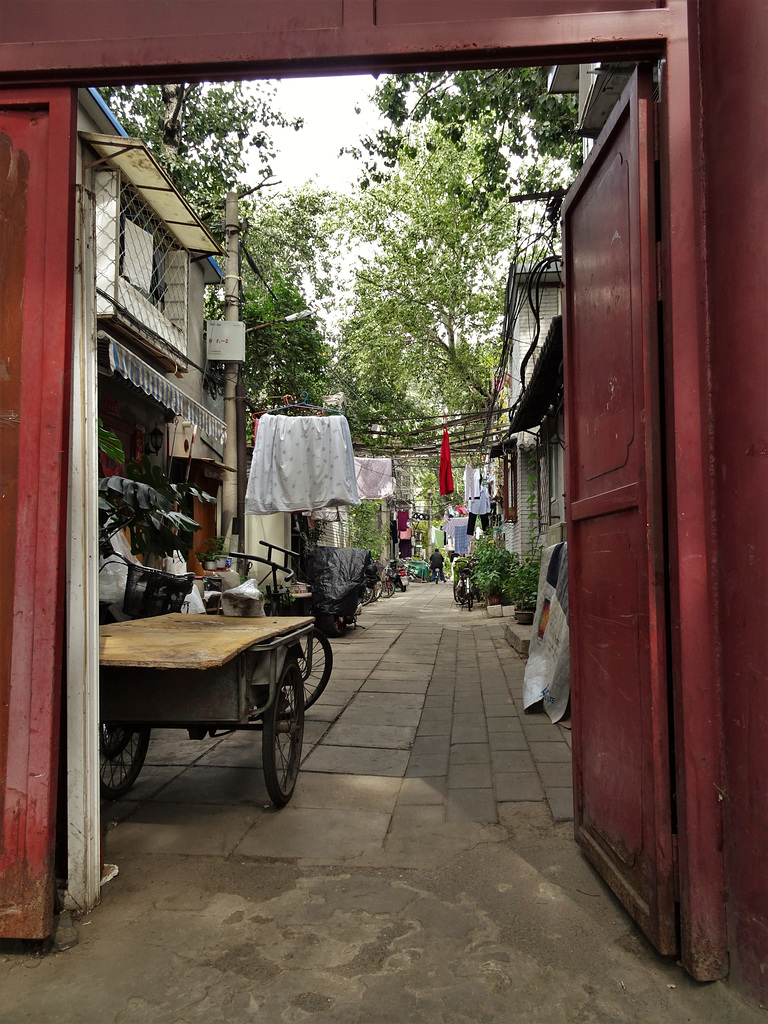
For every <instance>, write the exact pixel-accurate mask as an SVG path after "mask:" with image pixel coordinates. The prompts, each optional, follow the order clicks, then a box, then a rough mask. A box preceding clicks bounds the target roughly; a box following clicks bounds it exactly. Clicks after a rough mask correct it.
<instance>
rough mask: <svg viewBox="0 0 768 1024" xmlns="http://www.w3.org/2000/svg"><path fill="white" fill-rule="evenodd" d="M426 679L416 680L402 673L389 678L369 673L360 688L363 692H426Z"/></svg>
mask: <svg viewBox="0 0 768 1024" xmlns="http://www.w3.org/2000/svg"><path fill="white" fill-rule="evenodd" d="M428 685H429V684H428V680H426V679H424V680H421V681H419V680H417V679H413V678H403V677H402V675H401V676H400V677H399V678H397V677H395V676H392V678H391V679H385V678H382V677H381V676H379V675H376V674H374V675H371V676H369V677H368V679H367V680H366V681H365V682H364V683H363V685H362V687H361V690H362V691H363V692H365V693H371V692H377V691H378V692H380V693H426V692H427V686H428Z"/></svg>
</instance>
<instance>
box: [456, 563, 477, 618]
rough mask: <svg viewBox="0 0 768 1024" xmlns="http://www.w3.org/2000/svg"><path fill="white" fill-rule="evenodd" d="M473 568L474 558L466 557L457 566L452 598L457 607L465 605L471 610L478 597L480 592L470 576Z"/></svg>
mask: <svg viewBox="0 0 768 1024" xmlns="http://www.w3.org/2000/svg"><path fill="white" fill-rule="evenodd" d="M473 569H474V560H473V559H467V560H466V561H465V562H464V563H463V564H462V565H461V566H460V567H459V568H458V571H457V573H456V579H455V581H454V584H453V599H454V601H455V602H456V604H457V605H459V607H460V608H461V607H464V605H466V606H467V611H470V612H471V611H472V605H473V603H474V602H475V601H476V600H477V599H478V598H479V596H480V593H479V591H478V589H477V586H476V584H475V581H474V579H473V578H472V570H473Z"/></svg>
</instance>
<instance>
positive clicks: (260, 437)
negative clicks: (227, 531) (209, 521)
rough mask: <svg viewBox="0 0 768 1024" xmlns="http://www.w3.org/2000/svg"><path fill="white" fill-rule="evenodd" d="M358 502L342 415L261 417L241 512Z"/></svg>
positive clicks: (267, 512) (265, 512)
mask: <svg viewBox="0 0 768 1024" xmlns="http://www.w3.org/2000/svg"><path fill="white" fill-rule="evenodd" d="M359 504H360V498H359V496H358V491H357V483H356V482H355V462H354V454H353V451H352V438H351V436H350V433H349V423H348V422H347V419H346V417H345V416H280V415H273V414H265V415H264V416H262V417H261V419H260V420H259V429H258V431H257V433H256V444H255V446H254V449H253V458H252V459H251V472H250V475H249V477H248V487H247V489H246V493H245V511H246V513H247V514H250V515H257V516H266V515H271V514H272V513H274V512H304V511H306V510H313V509H319V508H327V507H328V506H329V505H359Z"/></svg>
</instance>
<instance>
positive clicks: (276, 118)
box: [100, 82, 302, 227]
mask: <svg viewBox="0 0 768 1024" xmlns="http://www.w3.org/2000/svg"><path fill="white" fill-rule="evenodd" d="M100 91H101V94H102V96H103V97H104V99H105V101H106V103H107V104H108V105H109V107H110V108H111V110H112V111H113V113H114V114H115V116H116V117H117V119H118V120H119V121H120V122H121V124H122V125H123V127H124V128H125V130H126V131H127V132H129V134H131V135H137V136H139V137H140V138H142V139H144V141H145V142H146V143H147V145H148V146H149V148H150V150H151V151H152V153H153V155H154V156H155V158H156V159H157V160H158V161H159V162H160V163H161V164H162V165H163V166H164V167H165V169H166V171H167V172H168V174H169V175H170V177H171V179H172V181H173V183H174V185H176V187H177V188H178V189H179V191H180V192H181V194H182V195H183V196H184V197H185V199H187V201H188V202H189V203H190V205H191V206H192V207H193V209H194V210H195V211H196V213H197V214H198V215H199V216H200V217H202V218H203V219H205V220H208V221H210V222H211V227H215V226H216V225H217V222H218V221H219V220H220V218H221V212H222V209H221V202H222V200H223V197H224V195H225V194H226V192H228V191H230V190H232V189H239V190H241V191H245V189H246V187H247V184H246V183H247V173H246V158H247V156H248V154H249V153H250V152H251V151H255V152H256V153H257V154H258V159H259V162H260V164H261V167H262V171H263V175H264V177H268V176H269V175H270V174H271V167H270V160H271V159H272V158H273V157H274V155H275V150H274V146H273V144H272V141H271V139H270V137H269V128H270V127H271V126H273V125H282V126H285V125H288V126H291V127H293V128H295V129H296V130H297V131H298V130H299V129H300V128H301V126H302V121H301V119H296V120H293V121H289V120H288V119H287V118H286V117H284V116H283V115H282V114H281V113H280V112H279V111H278V110H276V109H275V108H274V105H273V104H274V95H275V87H274V85H272V84H270V83H266V82H264V83H259V84H257V85H254V84H249V85H247V86H246V85H244V84H243V83H242V82H229V83H224V84H220V85H212V84H210V83H201V84H196V85H190V84H186V83H179V84H175V85H163V86H160V85H137V86H106V87H104V88H102V89H101V90H100Z"/></svg>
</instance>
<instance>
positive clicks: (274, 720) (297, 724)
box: [261, 658, 304, 807]
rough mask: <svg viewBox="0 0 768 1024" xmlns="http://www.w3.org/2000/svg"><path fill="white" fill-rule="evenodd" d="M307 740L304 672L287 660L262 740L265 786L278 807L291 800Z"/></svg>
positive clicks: (264, 721) (290, 660)
mask: <svg viewBox="0 0 768 1024" xmlns="http://www.w3.org/2000/svg"><path fill="white" fill-rule="evenodd" d="M303 738H304V686H303V684H302V681H301V670H300V669H299V666H298V664H297V662H296V661H295V660H294V659H293V658H286V661H285V665H283V671H282V673H281V675H280V680H279V682H278V684H277V693H276V694H275V699H274V701H273V702H272V705H271V707H269V708H267V710H266V711H265V712H264V718H263V729H262V736H261V749H262V761H263V770H264V782H265V783H266V786H267V792H268V793H269V798H270V800H271V801H272V803H273V804H274V805H275V807H284V806H285V805H286V804H287V803H288V801H289V800H290V799H291V796H292V794H293V787H294V786H295V785H296V779H297V778H298V775H299V766H300V764H301V743H302V740H303Z"/></svg>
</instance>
